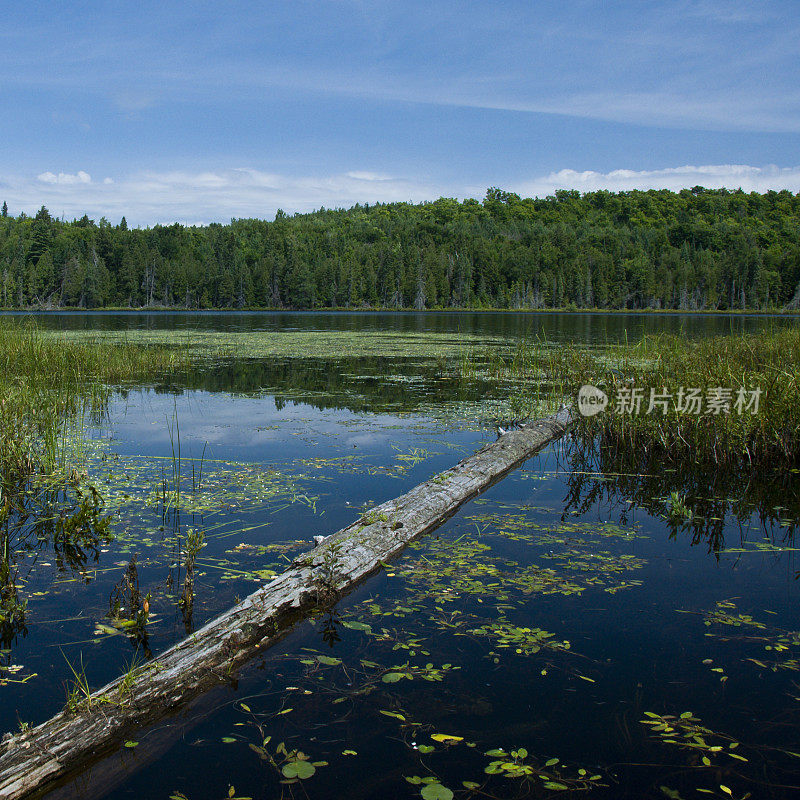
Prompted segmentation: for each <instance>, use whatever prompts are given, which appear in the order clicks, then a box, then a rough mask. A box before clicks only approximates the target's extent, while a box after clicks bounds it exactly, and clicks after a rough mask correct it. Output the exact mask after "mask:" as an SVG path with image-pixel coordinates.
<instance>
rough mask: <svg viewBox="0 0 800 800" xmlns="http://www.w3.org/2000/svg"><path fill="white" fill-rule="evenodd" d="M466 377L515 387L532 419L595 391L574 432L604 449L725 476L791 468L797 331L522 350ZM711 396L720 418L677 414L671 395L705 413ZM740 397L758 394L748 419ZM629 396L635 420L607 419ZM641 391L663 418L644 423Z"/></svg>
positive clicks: (496, 357)
mask: <svg viewBox="0 0 800 800" xmlns="http://www.w3.org/2000/svg"><path fill="white" fill-rule="evenodd" d="M476 364H479V366H477V367H476V366H475V365H476ZM476 369H478V370H480V372H481V374H483V375H485V376H486V375H488V376H489V377H491V378H493V379H496V380H501V381H507V382H508V383H509V386H511V387H513V386H514V384H515V383H516V384H517V385H519V384H521V385H523V386H524V387H525V391H526V392H527V394H528V395H529V396H530V397H531V398H533V399H534V400H535V401H536V402H535V405H537V407H538V408H539V409H546V408H547V407H548V405H549V407H551V408H552V407H553V405H555V404H557V403H560V402H562V401H563V402H567V403H570V402H574V399H575V397H576V396H577V393H578V389H579V388H580V387H581V386H582V385H584V384H592V385H594V386H597V387H599V388H601V389H603V390H604V391H605V392H606V394H607V395H608V397H609V400H610V405H609V408H608V409H607V410H606V411H604V412H603V413H600V414H598V415H596V416H594V417H589V418H583V417H579V419H578V425H577V432H578V435H579V436H584V437H588V438H592V439H595V440H598V441H599V443H600V444H601V446H604V447H613V448H615V449H627V450H629V451H630V452H637V453H639V454H640V455H642V456H645V455H647V456H652V455H658V456H659V457H663V458H665V459H667V460H670V459H674V460H676V461H678V460H682V459H685V458H687V457H688V458H691V459H692V460H694V461H696V462H702V463H709V464H716V465H724V466H729V467H732V466H734V465H741V464H753V465H756V464H757V465H764V466H786V465H789V466H791V465H794V464H797V463H798V461H800V382H799V381H800V328H778V329H775V330H771V331H766V332H763V333H757V334H743V335H730V336H718V337H713V338H705V339H686V338H683V337H679V336H672V335H664V334H662V335H657V336H648V337H645V338H644V339H642V340H641V341H640V342H638V343H636V344H632V345H627V344H626V345H615V346H609V347H605V348H591V349H590V348H587V347H581V346H579V345H573V344H570V345H563V346H561V345H559V346H556V345H553V344H548V343H544V342H538V341H534V342H522V343H520V344H519V346H518V347H517V349H516V351H515V352H514V353H511V354H509V353H502V354H501V353H498V354H488V356H487V357H486V359H485V360H484V361H483V362H482V363H481V362H480V360H479V359H474V360H472V361H471V365H470V366H469V373H468V372H467V366H466V365H465V366H462V373H463V374H464V375H465V376H471V377H476V374H475V370H476ZM716 387H720V388H723V389H730V390H732V398H731V402H730V413H720V414H708V413H701V414H694V413H686V412H685V411H684V412H682V411H681V410H679V409H678V407H677V404H676V398H677V395H678V392H679V390H680V389H681V388H683V389H690V388H696V389H699V390H700V393H701V395H702V397H703V399H704V402H703V412H705V409H706V408H707V404H706V402H705V399H706V398H707V396H708V392H709V390H713V389H715V388H716ZM740 387H743V388H744V389H745V390H747V391H750V390H753V389H756V388H760V389H761V391H762V394H761V396H760V398H759V407H758V412H757V413H755V414H751V413H750V411H749V410H744V411H743V413H738V412H737V410H736V408H735V400H736V393H737V390H738V389H739V388H740ZM632 389H642V390H643V399H642V402H641V409H640V411H639V413H637V414H619V413H615V409H617V408H618V407H619V403H618V399H619V397H620V393H625V392H627V391H630V390H632ZM651 389H654V390H656V392H667V393H669V394H670V395H671V396H672V397H671V400H670V401H669V402H668V408H667V412H666V413H665V414H664V413H662V410H661V407H659V406H657V407H656V408H655V409H654V410H653V411H651V413H646V411H647V408H648V406H649V401H650V390H651ZM748 397H749V395H748Z"/></svg>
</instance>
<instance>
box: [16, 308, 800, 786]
mask: <svg viewBox="0 0 800 800" xmlns="http://www.w3.org/2000/svg"><path fill="white" fill-rule="evenodd" d="M40 319H41V320H42V321H43V323H44V324H46V325H48V326H53V327H56V328H73V329H80V328H85V329H95V328H97V329H107V330H119V329H134V328H150V329H158V328H160V327H165V328H175V327H181V328H191V329H202V330H209V331H233V330H246V331H250V332H253V331H272V330H283V331H286V330H349V331H353V330H357V331H360V332H363V334H364V335H365V336H368V335H370V333H372V332H382V331H386V330H400V331H416V332H420V331H422V332H432V333H442V334H445V333H446V334H452V333H453V332H462V333H465V334H470V335H477V336H509V337H518V336H522V335H525V336H531V335H538V336H541V337H543V338H545V339H547V340H549V341H577V342H581V343H586V344H595V343H600V344H602V343H605V342H613V341H624V340H625V338H626V337H627V338H628V340H631V341H633V340H635V339H637V338H638V337H640V336H641V335H642V334H643V333H648V334H650V333H656V332H659V331H662V330H663V331H669V332H672V333H680V334H684V335H688V336H705V335H711V334H725V333H729V332H739V331H744V330H758V329H759V328H761V327H763V326H765V325H769V324H773V323H772V322H771V321H770V320H768V319H766V318H760V317H738V316H737V317H730V318H728V317H724V316H697V317H684V316H635V315H599V314H586V315H558V314H542V315H527V314H424V315H417V314H397V315H390V314H327V313H325V314H273V315H267V314H250V313H241V314H211V313H209V314H199V315H186V314H111V313H109V314H52V315H43V316H42V317H41V318H40ZM780 324H787V323H786V322H785V321H781V322H780ZM359 366H360V369H359V368H357V367H359ZM435 372H436V370H435V365H428V366H426V365H424V364H420V363H419V360H418V359H415V361H414V363H413V365H409V366H408V369H404V366H403V363H402V359H399V360H398V359H393V360H391V362H388V361H386V362H381V361H380V360H377V361H373V362H372V363H371V365H364V364H361V365H354V364H352V363H351V362H348V360H347V359H346V354H342V358H341V359H327V360H325V361H324V363H322V362H320V361H314V360H313V359H308V358H306V359H298V360H292V359H291V358H289V359H281V360H280V363H252V362H248V363H247V364H241V363H239V364H235V363H234V364H232V363H222V364H216V365H214V366H209V367H208V368H207V369H204V370H200V371H198V372H196V373H194V374H192V376H191V377H190V378H187V377H186V376H174V378H173V379H172V380H171V381H169V382H164V383H162V384H161V385H159V386H155V387H150V388H145V389H141V390H135V391H125V392H118V393H116V394H115V395H114V397H113V399H112V401H111V403H110V406H109V408H108V413H107V414H106V415H104V416H103V417H102V418H98V419H96V420H94V421H89V425H90V430H91V436H92V441H91V447H90V451H89V453H88V454H87V458H88V461H89V469H88V472H89V476H90V478H89V479H90V481H92V482H93V485H95V486H96V488H97V490H98V492H99V493H100V495H101V496H102V497H103V498H104V502H105V504H106V511H108V512H111V513H112V514H113V517H112V521H111V524H110V527H109V534H110V535H109V536H107V537H103V536H98V538H97V539H96V540H95V541H91V539H90V537H87V538H86V539H85V540H83V541H82V542H80V544H78V545H70V544H65V543H64V542H61V543H59V542H55V543H54V541H53V539H52V538H51V537H48V536H46V535H44V534H43V533H42V530H41V529H37V528H36V526H35V525H33V524H30V525H28V526H23V527H22V528H21V529H20V530H18V531H16V532H15V537H16V538H15V539H14V541H13V548H14V550H15V557H16V565H17V569H18V579H17V581H16V584H17V586H18V588H19V593H20V596H24V598H25V599H27V601H28V609H27V614H26V620H25V625H24V626H23V627H22V628H17V629H15V630H8V629H4V631H5V633H4V641H3V642H2V647H3V648H4V650H3V656H2V658H3V661H2V662H1V663H3V665H4V666H5V672H4V673H3V674H0V677H5V678H6V679H8V682H7V683H6V685H4V686H0V699H1V700H2V702H1V703H0V728H2V729H3V730H15V729H17V728H18V725H19V723H20V722H22V723H26V722H27V723H32V724H35V723H38V722H40V721H42V720H44V719H46V718H47V717H49V716H50V715H51V714H53V713H54V712H55V711H57V710H59V709H60V708H61V707H63V705H64V702H65V685H66V686H68V685H69V682H70V679H71V678H72V674H71V671H70V667H69V665H70V664H71V665H72V668H74V669H76V670H77V671H79V672H81V671H85V674H86V676H87V679H88V681H89V683H90V685H91V686H92V687H98V686H100V685H102V684H103V683H105V682H107V681H108V680H111V679H112V678H114V677H115V676H116V675H118V674H119V673H120V671H122V670H124V669H126V668H127V667H128V666H130V665H131V664H132V663H136V661H137V660H143V659H145V658H148V657H150V655H154V654H157V653H158V652H160V651H162V650H163V649H164V648H165V647H167V646H168V645H169V644H171V643H172V642H174V641H177V640H178V639H180V638H182V637H183V636H185V635H186V633H187V632H191V631H192V630H194V629H196V628H197V627H198V626H200V625H202V624H203V623H204V622H205V621H207V620H209V619H211V618H212V617H213V616H215V615H216V614H217V613H219V612H221V611H223V610H225V609H226V608H228V607H229V606H230V605H231V604H232V603H233V602H235V601H236V599H237V598H241V597H244V596H245V595H246V594H248V593H249V592H251V591H253V590H254V589H255V588H256V587H257V586H258V585H259V584H260V583H261V582H263V580H265V579H266V578H267V577H269V575H270V574H271V572H278V571H280V570H281V569H283V568H284V566H285V565H286V564H287V563H288V561H290V560H291V558H292V557H293V556H294V555H295V554H297V553H299V552H302V551H304V550H305V549H308V546H309V544H310V540H311V537H312V536H313V535H314V534H316V533H323V534H327V533H330V532H333V531H335V530H337V529H338V528H340V527H342V526H343V525H346V524H349V523H350V522H351V521H352V520H353V519H354V518H355V517H356V516H357V515H358V513H359V512H360V511H361V509H363V508H365V507H368V506H370V505H372V504H373V503H376V502H381V501H383V500H385V499H388V498H391V497H395V496H397V495H399V494H401V493H403V492H404V491H406V490H407V489H409V488H411V487H412V486H414V485H416V484H417V483H419V482H420V481H422V480H424V479H426V478H428V477H430V475H432V474H434V473H435V472H437V471H439V470H441V469H445V468H447V467H449V466H451V465H452V464H453V463H455V462H456V461H457V460H458V459H459V458H461V457H462V456H463V455H464V454H467V453H470V452H472V451H473V450H474V449H476V448H477V447H478V446H480V445H481V444H483V443H485V442H487V441H489V440H491V439H492V438H494V437H495V435H496V434H495V432H494V430H493V428H492V426H491V424H490V421H491V420H489V419H485V420H478V421H477V422H476V418H475V417H474V416H472V417H470V418H469V419H467V418H461V417H459V415H458V413H455V414H454V413H453V411H452V408H453V406H452V404H453V403H457V402H464V401H469V402H471V403H474V402H477V401H479V400H480V398H481V395H482V392H484V391H485V390H486V387H482V386H480V385H477V386H465V385H464V384H463V382H460V381H446V380H445V381H442V380H437V378H436V374H435ZM343 376H344V377H343ZM347 376H350V377H347ZM383 378H385V380H384V379H383ZM456 407H457V406H456ZM442 408H448V409H449V410H448V413H446V414H444V413H443V414H440V413H437V409H442ZM178 442H179V443H180V468H179V474H180V491H181V501H180V503H181V509H180V512H177V511H176V509H175V505H174V502H173V501H172V500H170V499H169V498H170V497H171V494H170V492H172V491H173V489H174V488H176V479H175V474H176V472H175V471H176V469H177V467H176V464H177V461H176V457H177V444H178ZM797 478H798V476H797V475H793V476H791V475H790V476H786V483H785V484H784V485H783V486H781V487H779V492H778V493H777V494H775V493H774V492H772V491H771V488H770V487H769V486H759V483H758V482H759V477H758V476H757V475H752V476H750V475H745V476H741V475H739V476H719V475H696V474H691V471H690V470H687V472H686V473H685V474H683V473H678V472H674V471H672V472H669V471H664V470H659V469H658V468H657V467H655V468H653V467H649V468H648V470H647V471H645V472H642V474H631V473H630V472H629V471H627V468H625V469H623V467H622V465H619V464H615V463H614V462H613V461H612V460H611V459H609V458H608V457H607V456H606V455H604V454H588V455H587V454H586V453H581V452H579V451H577V450H576V448H575V447H574V446H573V445H572V444H571V443H570V441H569V440H565V441H563V442H560V443H558V444H556V445H553V446H551V447H550V448H548V449H547V450H546V451H545V452H543V453H541V454H540V455H538V456H537V457H535V458H533V459H531V460H530V461H529V462H528V463H527V464H526V465H525V467H524V468H523V469H521V470H518V471H517V472H515V473H514V474H512V475H511V476H509V477H508V478H506V479H505V480H504V481H502V482H501V483H500V484H498V485H496V486H495V487H493V488H492V489H491V490H490V491H488V492H487V493H486V494H485V495H484V496H482V497H481V498H480V499H478V500H476V501H474V502H472V503H471V504H468V505H466V506H465V507H464V508H462V509H461V511H460V512H459V513H458V514H457V515H456V516H454V517H453V518H452V519H451V520H449V521H448V522H447V523H446V524H445V525H444V526H442V528H440V529H439V530H438V531H437V532H436V533H435V534H432V535H429V536H427V537H425V538H424V539H423V540H421V541H420V542H419V543H418V544H416V545H415V546H413V547H412V548H411V549H410V550H409V551H407V553H406V554H405V555H404V556H402V557H401V558H400V559H399V560H398V561H397V562H396V564H394V565H393V566H392V568H391V569H389V570H386V571H384V572H382V573H381V574H380V575H378V576H376V577H375V578H373V579H371V580H370V581H368V582H367V583H366V584H364V585H363V586H361V587H360V588H359V589H358V590H357V591H355V592H354V593H353V594H352V595H350V596H349V597H348V598H346V599H345V600H344V601H342V602H341V603H340V604H339V605H338V607H337V608H336V609H335V611H334V612H333V613H331V614H329V615H321V616H320V617H319V618H317V619H314V620H311V621H310V622H306V623H303V624H301V625H300V626H299V627H298V628H297V629H296V630H295V631H294V632H293V633H291V634H290V635H289V636H288V637H287V638H286V639H285V640H283V641H282V642H281V643H280V644H279V645H278V646H277V647H275V648H273V649H272V650H270V651H269V652H268V653H266V654H264V655H263V656H262V657H261V658H259V659H257V661H256V662H255V663H253V664H252V665H251V666H250V667H249V668H248V669H247V670H245V672H244V674H242V675H241V676H239V678H238V680H236V681H235V682H233V683H232V684H231V685H230V686H228V687H224V688H221V689H220V690H218V691H216V692H213V693H211V694H210V695H208V696H206V697H205V698H202V699H201V700H200V701H199V702H198V703H196V704H195V705H194V706H192V707H191V708H190V709H189V710H187V711H185V712H183V713H182V714H180V715H178V717H177V718H173V719H168V720H166V721H163V722H161V723H160V724H158V725H156V726H155V727H154V728H153V729H152V730H148V731H143V732H142V733H141V735H140V736H138V737H137V739H138V742H137V743H136V744H135V746H133V745H134V743H130V744H131V745H132V746H130V747H128V748H124V749H123V751H122V753H121V755H118V756H116V757H114V758H112V759H110V760H109V761H106V762H104V763H103V764H101V765H99V766H98V767H97V768H95V769H94V771H93V772H92V774H91V775H90V776H89V777H84V778H83V779H82V780H80V781H78V782H76V783H75V784H71V785H70V786H68V787H66V788H65V789H64V790H62V791H61V792H60V793H59V794H58V795H53V796H59V797H76V796H77V797H86V798H88V797H92V798H98V797H104V796H108V797H115V798H116V797H130V798H164V800H166V799H167V798H170V797H177V798H181V797H186V798H189V800H201V799H203V800H204V799H205V798H215V799H216V798H220V800H221V798H224V797H226V796H228V795H229V793H230V791H231V787H233V788H234V795H235V796H237V797H252V798H272V797H278V796H281V794H283V796H285V797H292V796H294V797H298V798H300V797H305V796H308V797H312V798H338V797H348V798H349V797H353V798H364V799H365V800H366V798H394V797H398V798H413V797H419V796H420V791H421V789H422V788H423V787H424V786H425V784H424V783H420V782H419V781H420V780H429V779H430V780H432V781H433V782H435V784H436V785H439V786H443V787H447V788H448V789H449V790H452V791H453V792H455V793H456V796H457V797H463V798H467V797H487V796H488V797H495V798H512V797H524V796H532V797H546V796H551V795H552V796H570V795H571V794H574V795H578V794H585V795H586V796H592V797H596V798H618V797H620V798H645V797H648V798H663V797H678V796H680V797H685V798H691V797H701V796H704V795H705V796H713V797H730V796H733V797H736V798H741V797H743V796H745V795H746V793H747V792H751V793H752V795H753V796H754V797H759V798H760V797H776V798H789V797H794V796H797V794H796V793H797V792H798V791H800V789H798V788H797V787H798V786H800V769H798V768H799V767H800V757H798V756H797V755H795V754H796V753H800V728H798V722H800V713H799V712H800V686H798V679H799V678H800V672H799V671H798V670H800V633H798V631H800V612H798V604H797V600H798V583H797V581H796V580H795V578H796V574H797V570H798V569H800V565H798V563H797V555H796V551H795V545H794V531H795V526H796V522H797V516H796V515H797V509H796V505H792V503H791V502H790V501H791V498H792V497H793V496H796V494H797ZM688 486H691V487H692V489H691V496H690V499H691V501H692V502H693V504H694V507H695V508H696V515H695V518H693V519H692V520H690V521H688V522H685V523H682V524H673V523H670V522H669V521H668V520H667V519H665V518H664V516H663V511H664V508H665V505H664V500H665V497H666V495H667V494H668V493H669V491H671V490H673V489H677V490H682V489H685V488H686V487H688ZM700 487H702V490H701V488H700ZM200 531H202V533H203V537H204V540H203V541H204V547H202V549H200V550H199V552H198V553H197V556H196V558H195V560H194V563H193V567H192V578H193V582H192V583H191V587H190V588H191V590H192V591H191V592H190V594H189V596H190V597H192V598H193V600H192V602H188V603H187V602H186V597H187V595H186V591H185V590H186V571H187V568H186V558H187V544H188V542H189V541H191V537H192V536H196V535H197V533H198V532H200ZM132 565H133V566H132ZM126 576H128V577H127V580H126ZM134 582H135V588H136V589H137V590H138V592H139V596H140V600H139V602H141V598H143V597H145V596H146V595H148V594H149V595H150V600H149V603H150V609H151V612H150V619H149V621H148V623H147V625H146V626H145V627H144V628H143V629H140V628H136V629H133V628H126V627H125V626H124V625H122V624H120V620H124V619H125V615H126V613H128V611H129V610H130V608H131V606H132V605H135V598H132V597H131V590H132V588H133V587H134ZM115 604H116V605H115ZM115 609H116V610H115ZM21 681H24V682H21ZM686 712H691V716H685V717H684V719H683V720H682V721H678V722H675V723H670V724H671V727H672V730H671V731H670V730H660V731H659V730H654V728H657V727H658V723H659V719H657V718H656V717H654V716H652V715H659V716H666V715H671V716H674V717H676V718H678V719H679V720H680V715H681V714H686ZM645 721H649V722H650V723H653V724H645ZM668 722H669V721H668ZM660 734H663V736H662V735H660ZM442 735H443V736H442ZM268 737H271V738H269V741H268V742H267V743H266V744H264V741H265V739H267V738H268ZM446 737H454V738H446ZM281 742H284V743H285V748H286V749H287V750H288V751H289V752H291V751H293V750H295V749H299V750H301V751H302V752H303V753H305V754H307V755H308V756H309V757H310V760H311V761H312V762H314V763H316V764H317V765H318V766H316V767H315V772H314V774H313V775H312V776H310V777H308V778H305V779H303V780H302V781H300V782H299V783H294V784H285V783H284V784H281V782H280V781H281V780H282V779H284V780H285V778H284V775H283V774H282V773H281V772H280V768H281V767H282V766H285V765H284V763H283V759H284V756H283V754H279V753H276V749H277V748H278V745H279V744H280V743H281ZM520 748H522V750H520ZM497 750H503V751H505V753H506V754H505V755H503V754H498V753H496V752H495V754H494V755H486V754H487V752H494V751H497ZM511 751H514V752H516V757H515V756H512V755H510V753H511ZM553 759H556V760H555V761H554V760H553ZM704 759H705V761H704ZM706 761H707V762H708V763H706ZM320 762H325V763H320ZM276 764H277V767H276ZM493 764H494V766H492V765H493ZM487 768H488V770H489V771H488V772H487ZM595 776H599V777H597V778H596V779H595V780H592V779H593V778H595ZM409 779H410V780H409ZM465 782H466V783H465ZM721 786H722V787H727V790H726V789H722V788H720V787H721ZM701 790H706V791H705V792H702V791H701ZM728 790H729V791H730V794H729V793H728ZM428 791H429V792H430V791H434V790H428ZM432 796H435V795H432ZM444 796H449V795H447V794H445V795H444Z"/></svg>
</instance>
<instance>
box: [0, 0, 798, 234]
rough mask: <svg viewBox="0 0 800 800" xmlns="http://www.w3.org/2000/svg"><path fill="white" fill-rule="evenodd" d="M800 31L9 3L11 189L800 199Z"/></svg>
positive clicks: (18, 199)
mask: <svg viewBox="0 0 800 800" xmlns="http://www.w3.org/2000/svg"><path fill="white" fill-rule="evenodd" d="M798 41H800V5H798V3H797V0H788V1H787V2H769V0H765V1H764V2H759V3H753V2H739V1H738V0H730V1H729V2H722V0H719V1H717V2H712V1H711V0H695V1H694V2H655V0H651V1H650V2H646V1H645V0H643V1H642V2H614V1H613V0H606V2H595V1H594V0H560V2H550V1H549V0H526V2H488V3H487V2H485V0H484V2H479V3H478V2H476V3H473V2H440V1H439V0H429V1H428V2H424V3H422V2H420V3H418V2H408V0H405V1H404V2H369V1H368V0H363V1H362V2H359V1H358V0H322V1H319V2H306V1H305V0H295V1H294V2H291V3H287V2H281V3H273V2H263V1H262V2H227V3H219V2H217V3H206V2H191V3H190V2H182V3H173V2H169V0H163V1H162V2H158V3H151V2H137V3H129V2H103V3H99V2H94V3H90V2H73V3H70V4H62V3H50V2H38V3H28V4H22V3H17V4H14V5H13V6H11V5H10V4H7V7H6V8H5V9H4V12H3V24H2V27H0V76H1V77H0V111H1V113H0V120H2V127H1V128H0V131H2V134H1V135H2V138H1V139H0V142H2V146H0V200H2V199H5V200H7V202H8V204H9V207H10V209H11V212H12V213H15V214H16V213H19V211H23V210H24V211H26V212H28V213H30V212H31V211H35V210H36V208H38V207H39V206H40V205H42V204H43V203H44V204H46V205H47V206H48V208H50V210H51V211H52V212H53V213H55V214H59V215H60V214H62V213H63V214H65V215H66V217H67V218H71V217H73V216H76V215H77V216H80V215H82V214H83V213H84V212H88V213H89V214H90V216H93V217H95V218H99V217H100V216H103V215H105V216H106V217H107V218H108V219H110V220H111V221H117V220H118V219H119V217H120V216H122V214H125V215H126V216H127V218H128V220H129V222H131V223H133V224H140V225H148V224H153V223H155V222H172V221H175V220H178V221H181V222H187V223H194V222H209V221H214V220H219V221H227V220H229V219H230V218H231V217H243V216H259V217H267V218H269V217H272V216H273V215H274V213H275V210H276V209H277V208H279V207H280V208H283V209H285V210H286V211H289V212H293V211H304V210H309V209H312V208H317V207H319V206H321V205H324V206H326V207H334V206H349V205H351V204H353V203H355V202H359V201H360V202H375V201H381V200H383V201H391V200H413V201H420V200H430V199H435V198H437V197H439V196H441V195H446V196H453V197H459V198H463V197H467V196H474V197H479V198H480V197H482V196H483V194H484V193H485V190H486V188H487V187H488V186H495V185H496V186H501V187H503V188H508V189H511V190H514V191H518V192H520V193H521V194H526V195H540V196H542V195H546V194H548V193H551V192H552V191H553V190H554V189H556V188H571V187H574V188H578V189H581V190H584V191H586V190H590V189H594V188H609V189H630V188H645V187H651V186H652V187H666V188H673V189H676V188H680V187H682V186H693V185H695V184H697V183H700V184H703V185H706V186H722V185H725V186H729V187H731V188H736V187H737V186H742V187H743V188H745V189H748V190H751V189H757V190H764V189H767V188H776V189H780V188H788V189H791V190H792V191H795V192H797V191H800V155H798V152H799V151H800V147H799V146H800V69H799V68H800V55H798V53H799V52H800V50H799V49H798V46H797V42H798Z"/></svg>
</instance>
